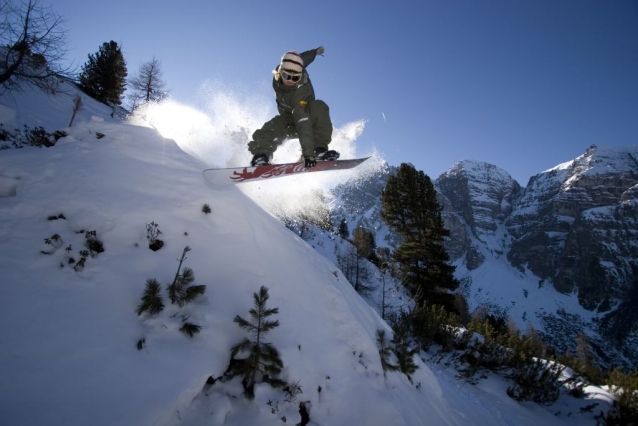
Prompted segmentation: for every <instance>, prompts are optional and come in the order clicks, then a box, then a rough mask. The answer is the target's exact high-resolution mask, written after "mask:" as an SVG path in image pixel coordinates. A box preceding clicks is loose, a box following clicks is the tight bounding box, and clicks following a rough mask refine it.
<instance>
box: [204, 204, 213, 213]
mask: <svg viewBox="0 0 638 426" xmlns="http://www.w3.org/2000/svg"><path fill="white" fill-rule="evenodd" d="M211 212H212V210H211V209H210V206H209V205H208V204H204V205H203V206H202V213H204V214H210V213H211Z"/></svg>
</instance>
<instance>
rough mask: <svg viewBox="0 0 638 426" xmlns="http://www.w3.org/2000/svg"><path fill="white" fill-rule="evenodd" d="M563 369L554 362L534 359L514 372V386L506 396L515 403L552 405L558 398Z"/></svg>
mask: <svg viewBox="0 0 638 426" xmlns="http://www.w3.org/2000/svg"><path fill="white" fill-rule="evenodd" d="M564 369H565V367H562V366H561V365H560V364H557V363H555V362H548V361H544V360H541V359H538V358H534V359H532V360H530V361H529V362H527V363H525V364H524V365H523V366H521V367H520V368H518V369H517V370H516V371H515V373H514V376H513V377H512V379H513V380H514V384H513V385H512V386H510V387H509V388H508V389H507V394H508V395H509V396H510V397H511V398H514V399H515V400H517V401H534V402H536V403H538V404H544V405H552V404H553V403H554V402H556V400H557V399H558V397H559V396H560V388H561V382H560V376H561V374H562V372H563V370H564Z"/></svg>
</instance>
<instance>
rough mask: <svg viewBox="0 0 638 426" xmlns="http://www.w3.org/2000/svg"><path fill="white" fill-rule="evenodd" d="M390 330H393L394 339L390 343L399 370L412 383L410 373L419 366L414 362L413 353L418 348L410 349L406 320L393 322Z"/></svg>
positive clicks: (415, 352)
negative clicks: (392, 345) (392, 346)
mask: <svg viewBox="0 0 638 426" xmlns="http://www.w3.org/2000/svg"><path fill="white" fill-rule="evenodd" d="M392 330H393V331H394V339H392V341H391V342H390V343H392V344H394V354H395V355H396V357H397V361H398V367H399V371H401V372H402V373H403V374H405V375H406V376H407V377H408V380H409V381H410V383H412V374H414V373H415V372H416V370H418V369H419V366H418V365H417V364H416V363H415V362H414V355H415V354H417V353H418V352H419V350H418V349H416V348H412V349H410V346H411V341H410V336H409V325H408V323H407V321H397V322H395V323H394V324H393V325H392Z"/></svg>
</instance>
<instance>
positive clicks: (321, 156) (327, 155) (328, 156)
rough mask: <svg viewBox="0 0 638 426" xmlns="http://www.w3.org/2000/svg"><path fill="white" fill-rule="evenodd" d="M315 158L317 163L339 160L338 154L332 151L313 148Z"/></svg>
mask: <svg viewBox="0 0 638 426" xmlns="http://www.w3.org/2000/svg"><path fill="white" fill-rule="evenodd" d="M315 158H316V159H317V161H334V160H337V159H338V158H339V153H338V152H337V151H335V150H332V149H330V150H328V149H326V148H315Z"/></svg>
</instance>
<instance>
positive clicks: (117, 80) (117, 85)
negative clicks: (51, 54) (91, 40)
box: [80, 40, 127, 105]
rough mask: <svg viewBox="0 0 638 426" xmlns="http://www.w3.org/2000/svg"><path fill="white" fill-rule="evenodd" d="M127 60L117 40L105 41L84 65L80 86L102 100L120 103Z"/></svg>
mask: <svg viewBox="0 0 638 426" xmlns="http://www.w3.org/2000/svg"><path fill="white" fill-rule="evenodd" d="M126 76H127V70H126V62H125V61H124V56H123V55H122V51H121V50H120V47H119V46H118V45H117V43H116V42H114V41H112V40H111V41H110V42H108V43H103V44H102V46H100V49H99V51H98V52H97V53H96V54H89V59H88V61H87V62H86V64H84V66H83V67H82V73H81V74H80V86H81V88H82V90H83V91H84V92H85V93H87V94H88V95H89V96H92V97H94V98H95V99H97V100H98V101H100V102H104V103H108V102H110V103H113V104H116V105H120V104H121V103H122V95H123V93H124V90H125V88H126Z"/></svg>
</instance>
